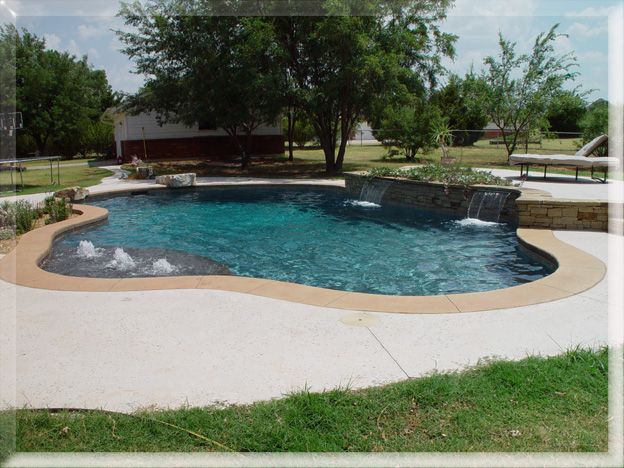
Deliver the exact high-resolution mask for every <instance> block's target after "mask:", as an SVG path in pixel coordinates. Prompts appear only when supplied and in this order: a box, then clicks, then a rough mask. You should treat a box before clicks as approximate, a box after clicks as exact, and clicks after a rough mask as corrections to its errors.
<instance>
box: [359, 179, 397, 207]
mask: <svg viewBox="0 0 624 468" xmlns="http://www.w3.org/2000/svg"><path fill="white" fill-rule="evenodd" d="M390 185H392V181H391V180H388V179H371V180H366V181H365V182H364V185H362V190H361V191H360V202H365V203H368V204H371V203H372V204H373V205H376V206H380V205H381V199H382V198H383V196H384V195H385V193H386V190H388V187H390Z"/></svg>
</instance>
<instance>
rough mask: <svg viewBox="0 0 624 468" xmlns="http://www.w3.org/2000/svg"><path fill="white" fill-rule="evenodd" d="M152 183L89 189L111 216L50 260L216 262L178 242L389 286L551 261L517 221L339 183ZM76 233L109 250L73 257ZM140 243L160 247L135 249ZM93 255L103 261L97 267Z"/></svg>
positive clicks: (350, 285)
mask: <svg viewBox="0 0 624 468" xmlns="http://www.w3.org/2000/svg"><path fill="white" fill-rule="evenodd" d="M146 193H149V195H143V194H141V193H139V194H135V195H134V196H128V194H125V195H124V196H117V197H108V198H102V197H99V198H97V199H92V202H93V204H94V205H96V206H100V207H102V208H106V209H107V210H108V211H109V221H108V223H107V224H104V225H99V226H95V227H93V228H89V229H86V230H82V231H80V232H74V233H71V234H69V235H67V236H65V237H64V238H62V239H61V240H59V241H58V242H56V243H55V245H54V249H53V251H52V254H51V256H50V257H49V260H48V262H47V263H44V268H48V269H50V270H51V271H52V272H55V273H60V274H64V275H71V274H76V275H78V276H94V277H103V276H104V277H113V278H115V277H137V276H139V277H140V276H153V275H150V274H146V273H145V272H146V271H149V270H150V269H151V266H150V265H153V264H154V263H155V262H157V261H159V260H162V259H165V260H166V262H167V263H169V264H170V265H172V266H173V268H174V269H175V270H177V271H175V272H174V273H172V272H171V271H167V270H165V271H164V272H163V273H164V274H177V275H188V274H211V272H210V271H204V272H202V271H201V269H200V270H194V271H187V270H185V268H184V267H185V265H184V263H180V262H178V260H179V259H180V258H181V257H180V256H179V255H178V254H177V253H183V254H184V255H186V256H187V259H186V260H185V261H188V257H189V256H193V257H197V258H198V259H200V260H199V262H195V263H194V265H195V266H196V265H201V258H204V259H205V260H206V261H207V262H208V263H210V262H215V263H216V264H218V265H223V266H225V267H226V268H227V269H229V270H231V272H232V273H233V274H234V275H238V276H243V277H250V278H267V279H271V280H278V281H284V282H289V283H298V284H303V285H308V286H316V287H320V288H325V289H332V290H338V291H353V292H364V293H374V294H386V295H394V296H400V295H403V296H404V295H409V296H414V295H439V294H453V293H463V292H473V291H487V290H496V289H501V288H506V287H510V286H515V285H519V284H525V283H527V282H530V281H534V280H537V279H540V278H543V277H544V276H546V275H547V274H549V273H551V272H552V270H553V268H552V266H549V265H547V264H545V263H544V262H543V261H542V257H539V258H538V257H536V256H534V255H527V251H526V249H524V248H523V247H522V246H521V245H520V243H519V242H518V240H517V237H516V234H515V229H514V228H513V226H509V225H505V224H496V225H485V226H483V225H473V224H467V225H466V224H463V223H461V222H459V221H460V219H459V218H458V217H457V216H449V215H443V214H440V213H434V212H432V211H426V210H419V209H414V208H413V207H411V208H407V207H405V206H399V205H395V204H393V203H388V202H387V201H386V197H385V196H384V205H385V206H384V207H383V208H376V207H370V206H366V205H364V206H362V205H361V204H359V203H358V201H357V199H356V198H350V197H348V196H345V192H344V191H343V190H342V189H340V188H333V189H332V188H319V187H315V188H312V187H296V188H294V187H271V188H266V187H258V186H254V187H249V186H247V187H243V186H236V187H230V188H210V189H190V190H188V189H187V190H177V191H169V190H154V191H150V192H146ZM139 226H140V228H139ZM80 241H89V242H92V243H93V245H94V247H95V248H97V249H101V252H102V253H103V257H104V258H100V259H80V258H77V257H76V256H75V253H76V250H77V246H78V244H79V242H80ZM117 247H120V248H126V250H128V251H129V252H130V253H131V254H132V255H133V256H134V260H135V263H136V264H137V265H139V264H140V265H143V266H142V267H141V268H142V271H138V270H137V271H134V270H132V269H130V270H129V269H122V270H119V269H117V268H115V267H114V265H113V267H111V268H106V264H109V263H111V262H112V258H111V255H110V253H111V252H112V250H113V249H114V248H117ZM141 249H144V251H145V252H149V253H150V255H151V253H153V252H155V251H157V254H155V256H152V257H150V256H149V255H146V257H145V258H142V257H141V256H139V257H137V256H136V252H137V251H140V250H141ZM176 252H177V253H176ZM62 257H65V260H66V262H63V258H62ZM58 260H60V261H58ZM90 262H91V263H90ZM176 262H177V263H176ZM83 263H84V265H82V264H83ZM100 263H102V264H100ZM161 263H162V262H161ZM89 265H94V266H97V268H95V267H94V268H92V270H93V273H94V274H92V275H91V274H89V273H88V272H89V270H90V268H89ZM102 266H104V268H102ZM137 268H138V267H137ZM72 270H74V272H72ZM103 271H104V272H105V274H102V272H103ZM107 271H108V274H107V273H106V272H107ZM475 271H478V272H479V274H478V275H475Z"/></svg>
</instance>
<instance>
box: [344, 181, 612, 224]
mask: <svg viewBox="0 0 624 468" xmlns="http://www.w3.org/2000/svg"><path fill="white" fill-rule="evenodd" d="M387 180H391V181H392V183H391V184H390V185H389V186H388V188H387V190H386V192H385V194H384V196H383V200H384V201H387V202H391V203H398V204H402V205H409V206H414V207H417V208H421V209H427V210H433V211H438V212H442V213H445V214H448V215H451V216H459V217H465V216H466V215H467V213H468V207H469V206H470V201H471V200H472V195H473V194H474V193H475V192H476V191H482V190H484V191H488V192H492V191H499V192H503V191H505V192H509V197H508V198H507V201H506V202H505V205H504V207H503V210H502V211H501V217H500V220H501V221H502V222H507V223H511V224H517V225H518V227H522V228H545V229H555V230H574V231H602V232H608V231H609V203H608V202H606V201H601V200H563V199H556V198H552V197H551V196H550V195H549V194H548V193H546V192H542V191H541V190H529V189H524V190H522V189H518V188H512V187H498V186H486V185H479V186H472V187H463V186H457V185H455V186H449V187H448V188H445V186H444V185H443V184H440V183H436V182H416V181H412V180H405V179H390V178H385V179H384V181H383V182H382V179H378V178H375V179H369V178H368V177H366V176H364V175H362V174H357V173H348V174H345V189H346V191H347V193H348V194H349V195H350V196H351V197H353V198H359V196H360V193H361V191H362V187H363V186H364V184H366V183H370V184H382V183H383V184H387V182H386V181H387Z"/></svg>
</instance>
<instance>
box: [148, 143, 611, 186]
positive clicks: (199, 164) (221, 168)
mask: <svg viewBox="0 0 624 468" xmlns="http://www.w3.org/2000/svg"><path fill="white" fill-rule="evenodd" d="M577 144H578V143H577V142H576V140H546V141H543V142H542V149H540V148H538V146H537V145H532V146H529V151H530V152H534V153H544V154H552V153H561V152H563V151H566V152H567V154H571V153H574V151H576V148H577ZM543 148H548V149H543ZM522 151H524V148H522ZM387 154H388V149H387V148H384V147H383V146H381V145H363V146H360V145H359V144H352V145H349V146H348V147H347V153H346V155H345V161H344V167H343V171H344V172H350V171H366V170H369V169H372V168H375V167H393V168H399V167H401V166H405V165H410V164H419V163H425V162H439V161H440V151H439V150H434V151H432V152H430V153H428V154H424V155H423V154H420V153H419V154H418V157H417V159H416V161H407V160H406V159H405V158H404V157H399V156H395V157H392V158H389V157H387ZM450 155H451V156H452V157H454V158H456V162H457V163H459V164H461V165H463V166H468V167H483V168H491V169H494V168H499V169H511V170H515V171H518V173H519V168H518V166H509V164H508V163H507V155H506V152H505V149H504V147H503V146H502V145H499V146H498V147H497V146H496V145H490V144H489V142H487V141H480V142H477V144H476V145H475V146H471V147H464V148H462V147H454V148H451V150H450ZM150 164H152V165H153V166H154V169H155V171H156V174H171V173H176V172H177V173H181V172H195V173H197V175H198V176H200V177H201V176H204V177H211V176H212V177H216V176H248V177H292V178H318V177H326V176H327V175H326V173H325V157H324V155H323V151H322V150H320V149H296V150H295V151H294V161H292V162H289V161H288V158H287V157H286V156H275V157H253V158H252V162H251V165H250V167H249V168H247V169H244V170H243V169H241V168H240V167H239V165H238V164H236V163H223V162H215V161H205V160H203V161H202V160H184V161H168V162H154V163H150ZM542 171H543V169H542V168H540V167H537V166H536V167H533V168H532V170H531V174H532V175H536V176H538V175H540V174H541V172H542ZM548 173H549V174H555V173H559V174H569V175H574V173H575V170H574V169H573V168H554V167H549V168H548ZM589 174H590V172H589V171H587V170H581V171H579V175H582V176H589ZM609 176H610V177H611V178H620V179H621V178H622V172H621V171H620V172H617V173H616V172H612V173H610V174H609ZM336 177H340V174H337V175H336Z"/></svg>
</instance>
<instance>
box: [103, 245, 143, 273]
mask: <svg viewBox="0 0 624 468" xmlns="http://www.w3.org/2000/svg"><path fill="white" fill-rule="evenodd" d="M107 266H108V267H109V268H115V269H117V270H131V269H132V268H134V267H135V266H136V265H135V263H134V260H133V259H132V257H131V256H130V255H128V254H127V253H126V252H124V249H122V248H116V249H115V253H114V254H113V259H112V260H111V261H110V262H109V263H108V265H107Z"/></svg>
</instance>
